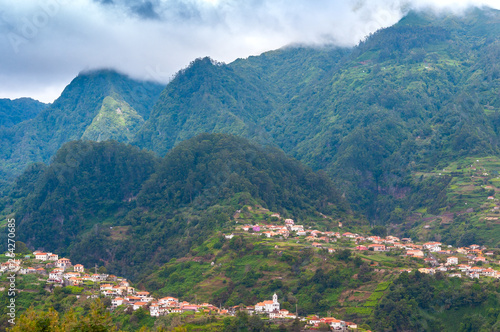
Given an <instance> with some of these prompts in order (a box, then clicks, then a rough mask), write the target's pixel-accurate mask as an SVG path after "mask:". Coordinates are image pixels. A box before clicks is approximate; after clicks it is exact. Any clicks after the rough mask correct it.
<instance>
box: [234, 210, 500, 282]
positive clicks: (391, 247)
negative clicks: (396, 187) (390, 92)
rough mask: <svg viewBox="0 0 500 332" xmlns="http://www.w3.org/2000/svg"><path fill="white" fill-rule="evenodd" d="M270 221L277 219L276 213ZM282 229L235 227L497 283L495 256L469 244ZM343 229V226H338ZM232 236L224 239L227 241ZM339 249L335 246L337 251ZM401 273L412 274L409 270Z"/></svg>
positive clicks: (423, 270) (290, 226)
mask: <svg viewBox="0 0 500 332" xmlns="http://www.w3.org/2000/svg"><path fill="white" fill-rule="evenodd" d="M272 216H273V217H276V218H280V216H279V214H277V213H275V214H273V215H272ZM284 223H285V225H275V224H256V225H244V226H240V227H238V228H239V229H240V230H242V231H244V232H250V233H252V234H254V235H260V236H265V237H267V238H271V237H279V238H282V239H285V240H286V239H288V240H290V239H293V240H295V241H299V242H300V241H302V242H308V243H310V246H311V247H314V248H318V249H325V250H327V251H328V253H334V252H335V251H336V248H334V246H333V244H334V243H337V241H339V240H349V242H350V243H348V244H346V243H345V242H343V243H342V245H341V248H345V249H351V250H354V251H360V252H363V251H374V252H400V254H401V256H406V257H414V258H417V259H418V260H421V262H422V263H423V264H425V265H426V266H424V267H421V268H418V271H419V272H421V273H426V274H435V273H436V272H441V273H445V274H446V275H447V276H449V277H458V278H461V277H462V276H464V277H469V278H473V279H474V278H480V277H491V278H496V279H500V271H499V270H495V269H493V268H492V267H486V266H485V265H487V264H488V263H493V264H495V265H496V264H500V261H498V259H496V254H495V252H493V251H491V250H488V249H487V248H486V247H485V246H481V245H477V244H472V245H470V246H468V247H460V248H453V247H452V246H450V245H444V244H442V243H440V242H425V243H420V244H417V243H413V241H412V239H411V238H401V239H400V238H398V237H395V236H390V235H389V236H386V237H383V238H382V237H380V236H374V235H372V236H363V235H360V234H357V233H351V232H344V233H341V232H332V231H325V232H322V231H319V230H315V229H310V228H309V229H305V227H304V226H303V225H296V224H295V222H294V220H293V219H285V220H284ZM338 227H339V228H342V223H339V225H338ZM233 236H234V234H229V235H225V237H226V238H227V239H230V238H232V237H233ZM338 247H339V246H337V249H338ZM402 271H407V272H412V269H403V270H402Z"/></svg>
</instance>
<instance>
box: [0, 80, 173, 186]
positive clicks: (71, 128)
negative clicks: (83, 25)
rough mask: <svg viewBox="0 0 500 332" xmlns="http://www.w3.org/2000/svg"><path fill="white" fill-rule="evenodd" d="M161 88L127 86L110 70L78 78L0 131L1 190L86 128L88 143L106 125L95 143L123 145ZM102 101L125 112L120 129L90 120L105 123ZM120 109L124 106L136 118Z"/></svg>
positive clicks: (135, 83) (140, 83)
mask: <svg viewBox="0 0 500 332" xmlns="http://www.w3.org/2000/svg"><path fill="white" fill-rule="evenodd" d="M163 88H164V87H163V86H162V85H160V84H157V83H151V82H144V81H137V80H132V79H130V78H128V77H126V76H124V75H121V74H118V73H116V72H114V71H111V70H100V71H92V72H85V73H81V74H80V75H79V76H78V77H76V78H75V79H74V80H73V81H72V82H71V83H70V84H69V85H68V86H67V87H66V88H65V90H64V91H63V92H62V94H61V96H60V97H59V98H58V99H57V100H56V101H54V103H52V104H51V105H50V106H48V107H46V108H44V109H43V110H41V111H40V112H39V114H37V116H36V117H34V118H32V119H31V120H29V121H23V122H20V123H18V124H16V125H14V126H12V127H10V128H2V130H1V131H0V146H1V147H2V148H1V149H0V178H1V179H2V180H3V181H6V182H5V184H7V183H11V182H12V180H13V179H14V177H15V176H17V175H19V174H21V173H22V171H23V170H24V168H25V167H26V166H27V165H29V164H30V163H33V162H48V161H49V160H50V159H51V158H52V157H53V156H54V155H55V153H56V152H57V150H58V149H59V148H60V147H61V146H62V145H63V144H64V143H65V142H68V141H72V140H77V139H80V138H82V135H83V134H84V133H85V131H86V129H87V127H89V126H91V128H90V129H89V131H90V132H88V133H87V135H89V138H92V139H98V138H99V134H98V133H96V132H95V131H96V130H98V129H104V128H102V126H103V125H104V123H107V124H112V127H110V128H109V127H108V128H105V131H104V132H103V133H102V136H101V138H123V139H125V138H126V139H127V141H128V137H127V135H126V134H125V137H123V136H120V135H118V133H119V132H120V131H125V132H126V129H129V130H132V131H134V130H136V129H137V128H135V127H134V126H136V125H137V124H140V117H142V118H144V119H147V118H148V117H149V112H150V110H151V107H152V105H153V104H154V103H155V102H156V100H157V98H158V96H159V94H160V91H161V90H162V89H163ZM108 96H110V97H112V98H113V99H114V100H115V101H116V102H119V103H120V105H122V106H120V107H123V108H124V110H127V111H129V112H126V113H124V114H123V116H122V118H124V119H125V120H126V123H125V125H122V124H120V123H119V122H117V121H111V122H110V121H104V120H105V119H103V120H102V121H103V122H101V121H97V120H98V119H96V116H98V114H100V112H101V114H102V113H103V112H104V113H105V114H107V116H106V117H105V118H107V119H108V120H109V119H110V115H109V112H106V110H107V108H108V107H109V106H110V104H109V103H106V104H105V105H103V102H104V100H105V98H106V97H108ZM123 105H129V106H130V108H133V110H135V112H136V113H137V114H134V113H133V112H132V110H131V109H130V110H129V109H128V108H127V107H124V106H123ZM115 110H116V109H113V111H115ZM93 120H95V121H94V122H93ZM134 123H135V124H134ZM114 126H116V127H114ZM118 128H120V129H118ZM92 132H94V134H92ZM122 134H123V133H122ZM5 189H6V188H5V186H4V187H3V188H2V187H0V190H1V191H4V190H5ZM1 191H0V192H1Z"/></svg>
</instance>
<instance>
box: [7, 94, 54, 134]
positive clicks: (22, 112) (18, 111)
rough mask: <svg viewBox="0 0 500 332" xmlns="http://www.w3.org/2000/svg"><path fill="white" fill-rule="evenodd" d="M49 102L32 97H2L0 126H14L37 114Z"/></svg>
mask: <svg viewBox="0 0 500 332" xmlns="http://www.w3.org/2000/svg"><path fill="white" fill-rule="evenodd" d="M46 107H47V104H44V103H41V102H39V101H38V100H33V99H31V98H19V99H14V100H10V99H0V127H5V128H8V127H12V126H14V125H16V124H18V123H20V122H23V121H25V120H29V119H32V118H34V117H35V116H37V114H38V113H40V112H41V111H42V110H43V109H45V108H46Z"/></svg>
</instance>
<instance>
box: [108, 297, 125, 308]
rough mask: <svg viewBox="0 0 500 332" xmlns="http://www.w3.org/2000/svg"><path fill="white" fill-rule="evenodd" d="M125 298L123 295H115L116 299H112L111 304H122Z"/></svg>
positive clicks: (116, 305)
mask: <svg viewBox="0 0 500 332" xmlns="http://www.w3.org/2000/svg"><path fill="white" fill-rule="evenodd" d="M124 301H125V300H124V299H122V298H121V297H115V298H114V299H112V300H111V305H112V306H113V307H114V308H116V307H118V306H121V305H122V304H123V302H124Z"/></svg>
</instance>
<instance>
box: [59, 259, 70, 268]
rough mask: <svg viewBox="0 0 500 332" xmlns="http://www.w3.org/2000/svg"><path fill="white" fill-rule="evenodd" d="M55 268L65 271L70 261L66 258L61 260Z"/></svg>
mask: <svg viewBox="0 0 500 332" xmlns="http://www.w3.org/2000/svg"><path fill="white" fill-rule="evenodd" d="M56 266H57V267H60V268H62V269H66V268H68V267H70V266H71V261H70V260H69V259H68V258H61V259H58V260H57V262H56Z"/></svg>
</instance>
